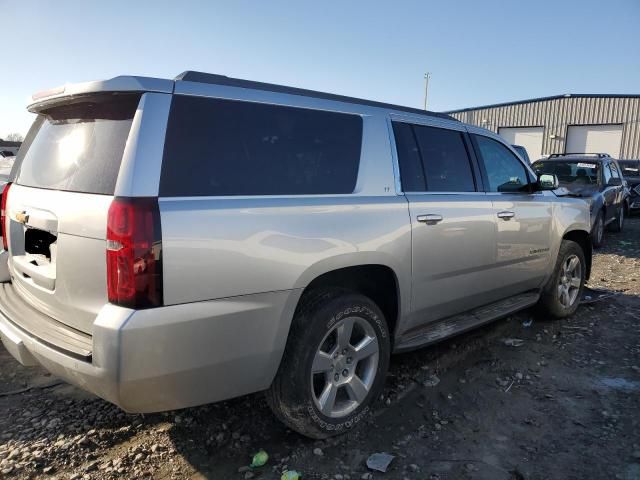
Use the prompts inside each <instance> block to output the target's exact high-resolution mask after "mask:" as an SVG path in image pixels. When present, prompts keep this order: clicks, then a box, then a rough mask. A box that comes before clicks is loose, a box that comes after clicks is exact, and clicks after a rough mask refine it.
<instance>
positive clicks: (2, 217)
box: [0, 183, 11, 250]
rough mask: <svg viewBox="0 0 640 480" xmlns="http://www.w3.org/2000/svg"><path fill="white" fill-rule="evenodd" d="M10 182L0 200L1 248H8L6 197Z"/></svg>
mask: <svg viewBox="0 0 640 480" xmlns="http://www.w3.org/2000/svg"><path fill="white" fill-rule="evenodd" d="M10 187H11V184H10V183H7V184H6V185H5V187H4V191H3V192H2V201H1V202H0V231H2V248H3V249H4V250H9V242H8V240H7V197H8V196H9V188H10Z"/></svg>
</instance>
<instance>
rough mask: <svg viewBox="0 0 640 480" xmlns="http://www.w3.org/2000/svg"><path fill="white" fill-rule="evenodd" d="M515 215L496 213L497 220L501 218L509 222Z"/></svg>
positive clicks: (511, 213)
mask: <svg viewBox="0 0 640 480" xmlns="http://www.w3.org/2000/svg"><path fill="white" fill-rule="evenodd" d="M515 216H516V214H515V213H513V212H507V211H505V212H498V218H501V219H503V220H511V219H512V218H513V217H515Z"/></svg>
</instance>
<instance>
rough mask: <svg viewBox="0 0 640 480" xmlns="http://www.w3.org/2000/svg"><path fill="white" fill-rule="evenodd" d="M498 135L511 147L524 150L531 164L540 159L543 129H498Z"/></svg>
mask: <svg viewBox="0 0 640 480" xmlns="http://www.w3.org/2000/svg"><path fill="white" fill-rule="evenodd" d="M498 134H499V135H500V136H501V137H502V138H504V139H505V140H506V141H507V142H509V143H510V144H511V145H522V146H523V147H524V148H526V149H527V153H528V154H529V159H530V160H531V161H532V162H535V161H536V160H538V159H539V158H541V157H542V136H543V135H544V127H500V128H499V129H498Z"/></svg>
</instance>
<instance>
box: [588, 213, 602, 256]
mask: <svg viewBox="0 0 640 480" xmlns="http://www.w3.org/2000/svg"><path fill="white" fill-rule="evenodd" d="M591 244H592V245H593V248H600V247H602V246H603V245H604V212H602V210H601V211H599V212H598V216H597V217H596V222H595V223H594V224H593V230H592V231H591Z"/></svg>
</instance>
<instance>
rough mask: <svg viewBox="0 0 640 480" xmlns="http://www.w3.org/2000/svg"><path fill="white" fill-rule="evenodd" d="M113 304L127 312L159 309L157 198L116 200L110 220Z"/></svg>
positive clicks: (109, 284) (109, 287)
mask: <svg viewBox="0 0 640 480" xmlns="http://www.w3.org/2000/svg"><path fill="white" fill-rule="evenodd" d="M107 292H108V296H109V302H111V303H113V304H115V305H119V306H122V307H127V308H134V309H143V308H152V307H159V306H162V304H163V299H162V231H161V225H160V207H159V206H158V199H157V198H155V197H140V198H130V197H126V198H124V197H116V198H114V200H113V202H112V203H111V206H110V207H109V214H108V220H107Z"/></svg>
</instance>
